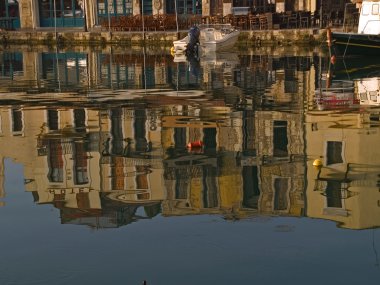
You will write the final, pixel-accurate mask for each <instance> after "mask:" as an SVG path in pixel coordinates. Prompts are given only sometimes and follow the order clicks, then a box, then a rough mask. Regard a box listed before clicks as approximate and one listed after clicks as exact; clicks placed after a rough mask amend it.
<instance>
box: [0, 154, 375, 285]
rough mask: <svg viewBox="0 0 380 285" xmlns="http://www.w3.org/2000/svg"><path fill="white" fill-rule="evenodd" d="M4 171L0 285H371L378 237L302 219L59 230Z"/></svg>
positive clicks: (213, 219) (18, 175)
mask: <svg viewBox="0 0 380 285" xmlns="http://www.w3.org/2000/svg"><path fill="white" fill-rule="evenodd" d="M23 179H24V177H23V169H22V167H21V166H20V165H18V164H15V163H14V162H12V161H10V160H6V163H5V191H6V194H7V196H6V198H5V199H4V200H5V202H6V206H5V207H2V208H0V229H1V234H0V246H1V249H0V250H1V258H0V284H90V283H91V284H116V283H117V284H141V283H142V280H144V279H146V280H148V284H181V285H187V284H189V285H190V284H191V285H193V284H228V285H230V284H239V283H240V284H304V283H305V284H378V283H379V280H380V268H379V267H376V266H375V263H376V255H375V252H374V247H373V242H374V245H375V248H376V249H377V251H379V252H380V232H379V230H362V231H352V230H343V229H339V228H337V227H336V224H335V223H334V222H328V221H323V220H313V219H307V218H303V219H300V218H254V219H252V220H244V221H239V222H231V221H225V220H223V219H222V218H220V217H217V216H186V217H171V218H164V217H162V216H158V217H155V218H153V219H151V220H141V221H139V222H138V223H133V224H130V225H128V226H126V227H122V228H118V229H112V230H98V231H92V230H91V229H89V228H87V227H78V226H74V225H61V224H60V218H59V214H58V212H57V210H56V209H54V208H53V206H52V205H46V206H42V205H39V206H37V205H35V204H34V203H33V200H32V197H31V194H30V193H26V192H25V189H24V185H23Z"/></svg>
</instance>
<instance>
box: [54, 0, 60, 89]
mask: <svg viewBox="0 0 380 285" xmlns="http://www.w3.org/2000/svg"><path fill="white" fill-rule="evenodd" d="M53 9H54V34H55V61H56V68H57V82H58V91H59V92H61V80H60V74H59V60H58V32H57V6H56V3H55V1H53Z"/></svg>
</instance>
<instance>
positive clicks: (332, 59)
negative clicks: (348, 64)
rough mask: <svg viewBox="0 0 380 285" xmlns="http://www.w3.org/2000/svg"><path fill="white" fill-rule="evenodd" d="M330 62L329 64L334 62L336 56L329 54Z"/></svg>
mask: <svg viewBox="0 0 380 285" xmlns="http://www.w3.org/2000/svg"><path fill="white" fill-rule="evenodd" d="M330 62H331V64H335V63H336V56H335V55H333V56H331V58H330Z"/></svg>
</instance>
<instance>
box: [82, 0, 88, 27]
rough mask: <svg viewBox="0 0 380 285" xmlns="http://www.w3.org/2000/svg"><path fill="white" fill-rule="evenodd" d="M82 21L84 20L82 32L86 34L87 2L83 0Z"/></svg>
mask: <svg viewBox="0 0 380 285" xmlns="http://www.w3.org/2000/svg"><path fill="white" fill-rule="evenodd" d="M83 20H84V31H85V32H88V29H87V1H86V0H83Z"/></svg>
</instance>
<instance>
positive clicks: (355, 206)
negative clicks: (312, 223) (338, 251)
mask: <svg viewBox="0 0 380 285" xmlns="http://www.w3.org/2000/svg"><path fill="white" fill-rule="evenodd" d="M352 70H354V71H357V69H352ZM363 86H365V88H363ZM374 86H378V79H377V78H359V79H356V80H355V81H347V80H345V81H341V78H339V80H338V78H336V80H335V81H332V82H331V84H330V85H328V84H326V86H321V87H320V88H319V90H316V92H315V94H316V95H315V97H316V100H315V98H314V101H316V102H317V104H318V109H314V110H308V112H307V114H306V140H307V142H308V143H307V150H306V151H307V154H308V157H309V159H308V167H307V169H308V175H307V181H308V188H307V196H306V197H307V215H308V216H309V217H314V218H322V219H328V220H333V221H336V222H337V224H338V225H339V226H340V227H343V228H350V229H366V228H373V227H379V226H380V218H379V214H380V191H379V189H380V188H379V187H380V181H379V177H380V152H379V150H378V149H377V148H376V145H377V143H378V141H379V138H380V137H379V136H380V130H379V118H380V117H379V112H378V108H374V107H373V106H375V105H376V101H377V96H376V95H375V94H374V90H375V89H376V88H375V89H374V88H373V87H374ZM342 88H344V89H342ZM334 90H335V91H334ZM337 90H338V91H337ZM339 90H344V92H341V91H339ZM376 90H377V89H376ZM375 93H377V91H375ZM371 94H372V95H371ZM371 96H372V97H375V98H372V97H371ZM370 97H371V98H372V99H368V98H370ZM321 99H323V100H321ZM310 100H313V99H310ZM313 164H314V166H313Z"/></svg>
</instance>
